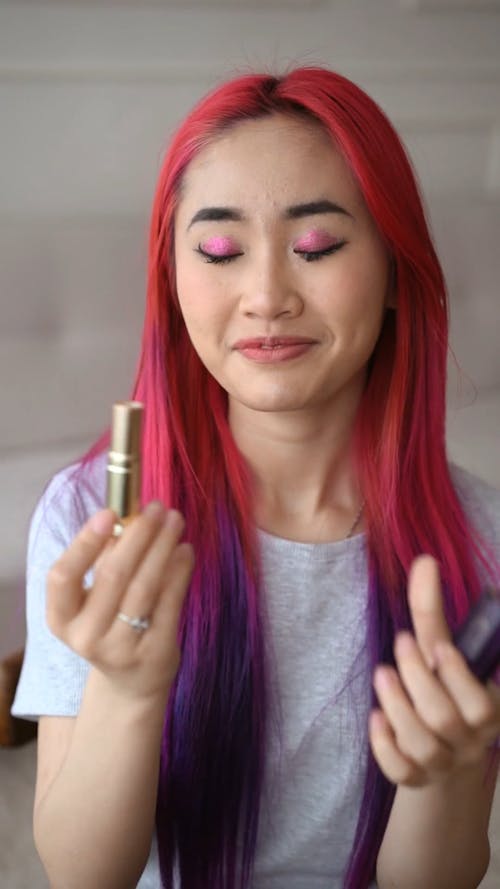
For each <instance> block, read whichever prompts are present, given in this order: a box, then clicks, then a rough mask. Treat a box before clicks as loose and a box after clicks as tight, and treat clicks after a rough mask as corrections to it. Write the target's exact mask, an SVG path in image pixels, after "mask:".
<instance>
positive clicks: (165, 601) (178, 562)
mask: <svg viewBox="0 0 500 889" xmlns="http://www.w3.org/2000/svg"><path fill="white" fill-rule="evenodd" d="M194 565H195V554H194V549H193V546H192V544H191V543H187V542H184V543H180V544H179V545H178V546H177V547H176V549H175V552H174V554H173V556H172V559H171V561H170V563H169V566H168V576H167V577H166V579H165V584H164V587H163V591H162V595H161V597H160V598H159V600H158V604H157V606H156V610H155V612H154V614H153V625H154V627H155V630H156V632H157V633H158V634H159V635H160V636H161V637H162V638H164V639H165V642H166V644H167V645H168V646H171V647H172V648H174V646H176V645H177V641H178V640H177V630H178V625H179V619H180V615H181V611H182V608H183V605H184V602H185V599H186V594H187V590H188V588H189V583H190V581H191V578H192V575H193V569H194Z"/></svg>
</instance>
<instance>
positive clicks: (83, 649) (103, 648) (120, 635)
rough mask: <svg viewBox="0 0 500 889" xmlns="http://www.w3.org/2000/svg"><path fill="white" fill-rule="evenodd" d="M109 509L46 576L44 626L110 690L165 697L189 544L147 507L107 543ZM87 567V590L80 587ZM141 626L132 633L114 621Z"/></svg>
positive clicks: (179, 521)
mask: <svg viewBox="0 0 500 889" xmlns="http://www.w3.org/2000/svg"><path fill="white" fill-rule="evenodd" d="M115 521H116V517H115V514H114V513H113V512H112V511H111V510H110V509H105V510H102V511H101V512H98V513H96V514H95V515H94V516H92V518H91V519H89V521H88V522H87V523H86V524H85V525H84V526H83V528H82V529H81V531H80V532H79V533H78V534H77V536H76V537H75V538H74V540H73V541H72V542H71V544H70V545H69V547H68V548H67V549H66V550H65V551H64V553H63V554H62V556H61V557H60V558H59V559H58V560H57V561H56V562H55V563H54V565H53V566H52V567H51V569H50V571H49V573H48V577H47V623H48V626H49V628H50V629H51V631H52V632H53V633H54V635H55V636H57V637H58V638H59V639H61V640H62V641H63V642H64V643H65V644H66V645H68V646H69V648H71V649H72V650H73V651H75V652H76V653H77V654H79V655H80V656H81V657H83V658H85V660H87V661H88V662H89V663H90V664H92V666H93V667H95V668H96V669H97V670H99V671H100V672H101V673H102V674H104V675H105V676H106V678H107V680H108V681H109V682H110V683H111V685H112V686H113V688H114V689H115V690H116V691H117V692H119V693H120V694H122V695H123V696H126V697H131V698H135V699H140V700H142V701H144V699H145V698H149V697H154V698H157V697H158V696H164V695H166V694H168V691H169V689H170V687H171V684H172V682H173V680H174V678H175V675H176V673H177V670H178V667H179V662H180V650H179V646H178V642H177V629H178V624H179V617H180V613H181V609H182V605H183V602H184V598H185V595H186V591H187V588H188V585H189V581H190V579H191V576H192V573H193V568H194V552H193V547H192V546H191V544H190V543H178V540H179V538H180V536H181V534H182V531H183V529H184V519H183V517H182V515H181V514H180V513H179V512H178V511H176V510H173V509H171V510H169V511H168V512H165V509H164V507H163V506H162V505H161V504H160V503H157V502H156V501H154V502H153V503H150V504H149V505H148V506H147V507H146V508H145V509H144V511H143V512H142V513H141V514H140V515H139V516H137V518H135V519H134V520H133V521H132V522H131V523H130V524H129V525H127V527H126V528H125V529H124V531H123V533H122V535H121V537H119V538H114V537H113V536H112V530H113V524H114V522H115ZM92 566H94V583H93V586H92V588H91V589H90V590H88V589H85V588H84V577H85V574H86V572H87V571H88V570H89V569H90V568H92ZM119 612H121V613H123V614H125V615H128V616H129V617H131V618H134V617H139V618H143V619H144V618H145V619H147V620H148V621H149V626H148V628H147V629H146V630H140V631H139V630H136V629H134V628H133V627H131V626H130V625H129V624H127V623H126V622H124V621H123V620H121V619H119V618H118V613H119Z"/></svg>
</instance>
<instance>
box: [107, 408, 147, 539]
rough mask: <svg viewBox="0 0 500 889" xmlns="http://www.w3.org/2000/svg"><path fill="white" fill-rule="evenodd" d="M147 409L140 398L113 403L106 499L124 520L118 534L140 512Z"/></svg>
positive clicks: (118, 527) (117, 528) (116, 531)
mask: <svg viewBox="0 0 500 889" xmlns="http://www.w3.org/2000/svg"><path fill="white" fill-rule="evenodd" d="M143 412H144V405H143V404H142V403H141V402H139V401H118V402H116V403H115V404H114V405H113V414H112V429H111V446H110V450H109V452H108V464H107V471H106V478H107V497H106V499H107V505H108V506H109V507H110V508H111V509H113V510H114V512H115V513H116V514H117V516H118V518H119V519H120V522H119V523H117V524H116V525H115V528H114V534H115V536H119V535H120V534H121V532H122V530H123V524H125V523H126V521H127V520H128V519H130V518H132V517H133V516H134V515H136V514H137V513H138V512H140V495H141V461H140V456H141V427H142V417H143Z"/></svg>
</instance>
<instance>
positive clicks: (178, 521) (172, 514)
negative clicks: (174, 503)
mask: <svg viewBox="0 0 500 889" xmlns="http://www.w3.org/2000/svg"><path fill="white" fill-rule="evenodd" d="M183 523H184V519H183V517H182V513H180V512H179V510H178V509H169V510H168V512H167V515H166V518H165V527H166V528H178V527H179V526H181V525H183Z"/></svg>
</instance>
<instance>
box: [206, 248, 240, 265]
mask: <svg viewBox="0 0 500 889" xmlns="http://www.w3.org/2000/svg"><path fill="white" fill-rule="evenodd" d="M196 253H199V254H200V256H202V257H203V259H204V260H205V262H213V263H214V264H216V265H223V264H224V263H225V262H231V260H232V259H236V257H237V256H242V255H243V254H242V253H220V254H219V253H207V251H206V250H203V247H202V246H201V244H198V246H197V248H196Z"/></svg>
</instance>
